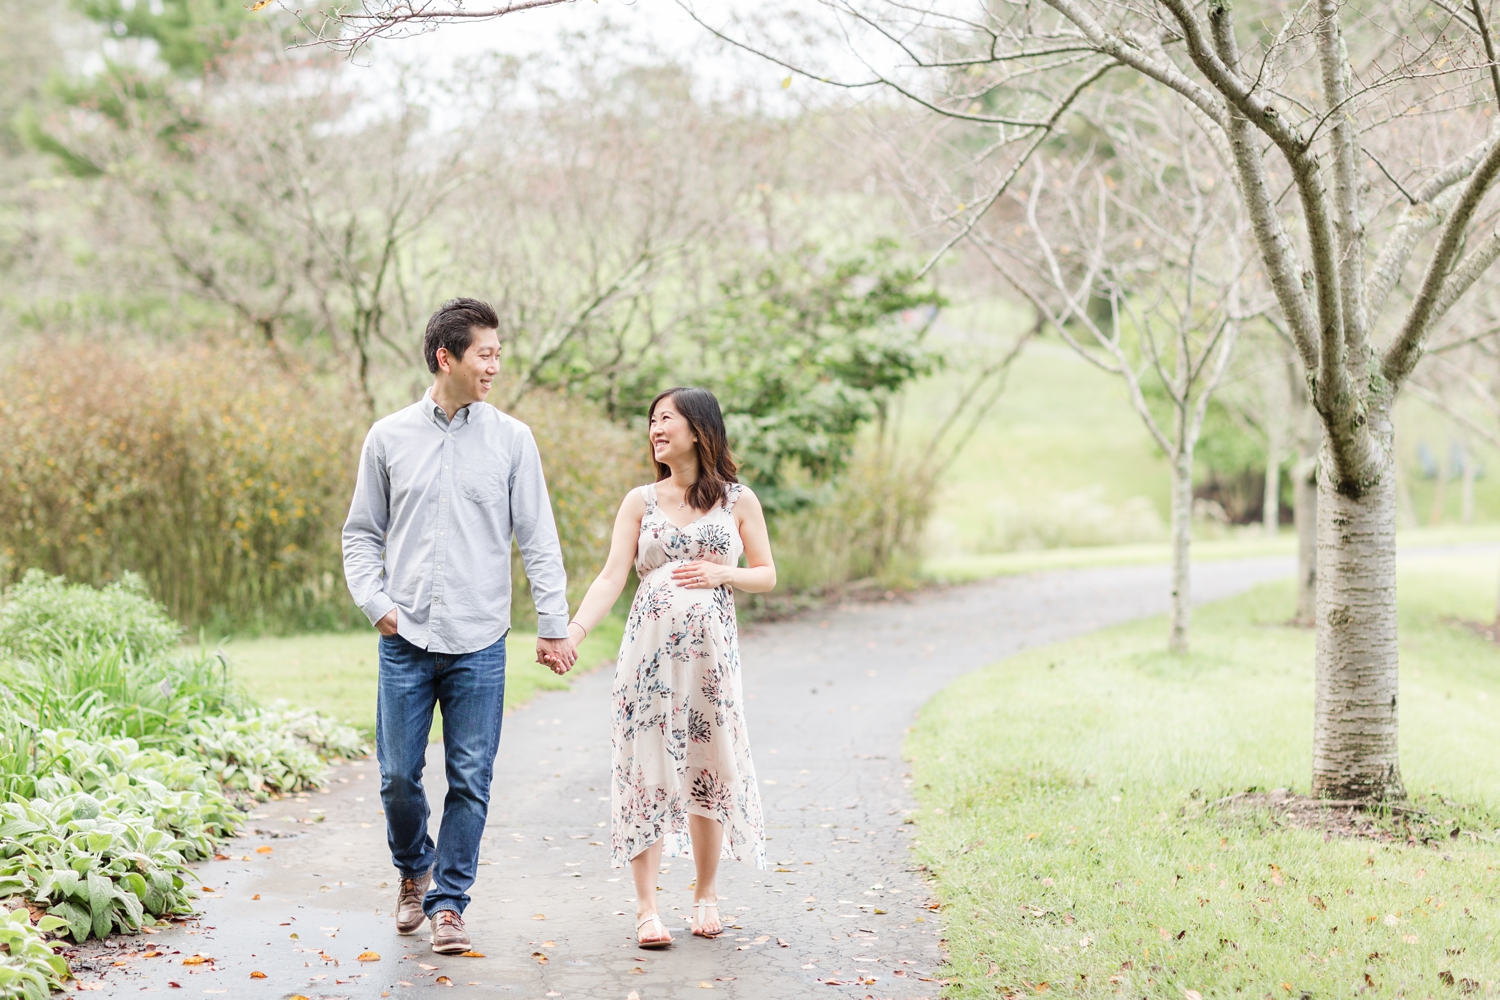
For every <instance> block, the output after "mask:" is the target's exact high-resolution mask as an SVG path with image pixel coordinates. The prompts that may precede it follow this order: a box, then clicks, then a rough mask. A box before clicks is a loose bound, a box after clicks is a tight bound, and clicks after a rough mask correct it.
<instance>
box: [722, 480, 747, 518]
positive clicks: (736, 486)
mask: <svg viewBox="0 0 1500 1000" xmlns="http://www.w3.org/2000/svg"><path fill="white" fill-rule="evenodd" d="M744 492H745V486H744V484H743V483H730V484H729V485H728V486H727V487H726V488H725V490H724V509H725V510H727V511H733V510H734V505H735V502H736V501H738V500H739V498H740V495H741V494H742V493H744Z"/></svg>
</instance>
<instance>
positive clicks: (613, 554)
mask: <svg viewBox="0 0 1500 1000" xmlns="http://www.w3.org/2000/svg"><path fill="white" fill-rule="evenodd" d="M649 412H650V441H651V457H652V461H653V464H654V466H655V468H656V477H657V478H656V482H655V483H653V484H651V485H649V486H642V487H639V488H637V489H634V490H631V491H630V492H629V493H628V494H626V496H625V501H624V502H623V503H622V504H620V513H619V514H618V515H617V516H616V518H615V529H614V537H613V539H612V540H611V542H610V550H609V561H608V562H607V563H605V566H604V570H603V572H601V573H600V574H599V578H598V579H596V580H595V581H594V582H593V585H592V586H590V587H589V591H588V594H587V595H586V596H585V597H584V599H583V603H582V604H581V605H579V608H578V614H577V615H576V616H575V617H574V619H573V620H572V621H571V622H569V631H570V633H571V634H572V636H573V638H574V639H575V640H576V641H580V642H581V641H582V640H583V637H584V636H586V635H588V633H589V631H590V630H591V629H593V628H594V626H596V625H597V624H598V623H599V621H600V620H601V619H602V618H603V617H604V616H605V615H606V614H608V613H609V610H610V608H612V607H614V603H615V600H616V598H618V597H619V596H620V591H621V590H623V589H624V587H625V579H626V576H627V574H628V573H629V570H630V564H631V562H632V561H634V563H635V568H636V573H637V574H638V575H639V576H640V580H641V583H640V587H639V589H637V590H636V594H635V602H634V603H633V604H632V605H631V607H630V617H629V619H627V621H626V624H625V637H624V639H623V640H622V641H621V643H620V656H619V659H618V660H617V661H616V666H615V685H614V733H613V739H612V744H613V748H614V781H613V788H612V793H611V795H610V809H611V812H612V814H613V823H612V826H613V836H612V838H611V844H610V853H611V858H612V860H613V861H614V864H615V866H616V867H619V866H621V865H623V864H624V863H625V862H626V861H629V862H630V868H631V874H632V875H633V876H634V878H635V894H636V921H637V923H636V940H637V943H638V944H639V945H640V946H641V947H642V948H665V947H667V946H668V945H670V944H671V943H672V936H671V934H670V933H669V932H668V931H667V929H666V928H665V927H664V926H663V925H662V922H661V917H660V916H659V914H658V913H657V908H656V875H657V872H658V870H659V869H660V866H661V857H662V852H663V849H664V848H665V851H666V853H667V854H668V855H670V856H672V857H683V856H690V857H691V858H692V859H693V865H694V867H695V869H696V870H697V875H698V878H697V881H696V883H695V885H694V890H693V914H692V931H693V933H694V934H697V935H699V936H702V937H708V938H712V937H717V936H718V935H719V934H721V933H723V930H724V925H723V922H722V921H721V920H720V918H719V907H718V899H719V897H718V894H717V893H716V892H715V889H714V878H715V876H716V875H717V873H718V868H719V858H720V857H721V856H722V857H726V858H733V859H735V860H737V861H744V860H749V861H753V862H755V864H756V866H757V867H760V868H765V867H766V847H765V831H764V827H763V825H762V823H761V812H760V791H759V789H758V788H757V787H756V784H755V768H754V765H753V764H752V763H751V760H750V743H749V740H748V737H747V735H746V731H745V713H744V703H743V701H744V699H743V697H742V695H741V693H740V652H739V637H738V628H737V626H736V623H735V616H734V592H733V588H739V589H740V590H743V591H747V592H749V593H752V594H757V593H765V592H766V591H769V590H770V589H771V588H773V587H775V586H776V567H775V565H774V564H773V563H772V562H771V542H770V539H769V537H768V536H767V534H766V518H765V514H764V512H763V511H762V510H761V507H760V501H758V500H757V499H756V498H755V494H754V493H752V492H751V491H750V490H749V488H748V487H746V486H743V485H741V484H740V483H739V481H738V480H737V479H736V478H735V472H736V466H735V462H734V458H733V457H732V456H731V455H730V454H729V445H728V441H727V439H726V437H725V433H724V417H723V414H721V413H720V412H719V401H718V400H717V399H715V398H714V396H713V394H712V393H710V392H708V391H706V390H704V389H685V388H678V389H668V390H667V391H666V392H664V393H662V394H661V395H659V396H657V397H656V399H654V400H653V401H652V403H651V409H650V411H649ZM742 551H743V553H744V555H745V562H746V564H747V565H746V567H745V568H740V567H739V566H738V563H739V558H740V554H741V552H742ZM684 834H686V837H684Z"/></svg>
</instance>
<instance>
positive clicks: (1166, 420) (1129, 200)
mask: <svg viewBox="0 0 1500 1000" xmlns="http://www.w3.org/2000/svg"><path fill="white" fill-rule="evenodd" d="M1154 89H1155V88H1154V87H1150V86H1148V87H1144V88H1136V91H1135V92H1133V93H1131V94H1126V95H1115V94H1106V95H1101V98H1102V99H1101V100H1099V101H1095V102H1092V103H1091V105H1090V107H1089V108H1088V109H1087V112H1086V113H1087V125H1088V126H1090V127H1089V128H1087V129H1085V128H1082V127H1080V128H1079V130H1078V131H1079V133H1080V134H1079V135H1077V136H1075V137H1073V139H1072V141H1070V142H1063V143H1061V145H1062V147H1063V148H1062V149H1061V150H1059V151H1058V152H1057V153H1055V154H1051V155H1038V156H1036V157H1033V158H1032V160H1031V162H1030V164H1029V171H1030V173H1031V175H1032V177H1031V184H1030V186H1029V189H1024V190H1012V191H1010V192H1008V195H1007V201H1008V202H1009V205H1008V206H1005V207H1008V208H1010V211H1005V210H1004V208H1005V207H1001V208H997V209H996V210H995V211H993V212H991V213H990V216H989V218H988V219H987V220H986V221H985V222H984V223H982V224H979V225H976V226H975V227H974V228H973V229H972V231H971V233H970V239H971V241H972V244H973V245H974V246H975V247H977V248H978V250H979V252H980V253H981V254H982V255H983V256H984V257H985V258H986V259H987V260H989V261H990V263H991V264H992V265H993V267H994V268H995V270H996V271H997V272H998V273H1000V274H1002V275H1004V276H1006V277H1007V278H1008V279H1009V280H1010V282H1011V284H1012V285H1013V287H1015V288H1016V289H1017V290H1018V291H1019V292H1020V293H1021V294H1022V295H1023V296H1024V297H1025V298H1026V299H1027V300H1029V301H1030V302H1031V303H1032V305H1033V307H1034V308H1035V309H1036V310H1037V313H1038V314H1039V315H1040V316H1042V317H1044V318H1045V320H1046V321H1047V322H1048V323H1049V324H1050V325H1051V327H1052V328H1053V329H1054V330H1056V331H1057V333H1058V335H1059V336H1061V337H1062V339H1063V340H1064V341H1066V342H1067V343H1068V345H1069V346H1071V347H1072V348H1073V349H1074V350H1075V351H1076V352H1077V353H1078V354H1079V355H1080V356H1081V357H1083V358H1084V359H1085V360H1087V361H1089V362H1090V363H1091V364H1093V365H1095V366H1096V367H1098V368H1100V369H1102V370H1104V371H1107V372H1109V373H1110V374H1112V375H1115V376H1118V377H1119V378H1121V379H1122V380H1123V381H1124V384H1125V388H1126V391H1127V395H1128V397H1129V400H1130V403H1131V406H1132V407H1133V408H1134V410H1135V412H1136V414H1137V416H1139V417H1140V419H1141V421H1142V422H1143V423H1144V425H1145V427H1146V430H1147V431H1148V432H1149V433H1150V435H1151V437H1152V438H1153V439H1154V440H1155V441H1156V443H1157V445H1158V446H1159V447H1160V448H1161V449H1162V451H1163V452H1164V453H1165V454H1166V456H1167V460H1168V463H1169V466H1170V469H1171V490H1170V498H1171V540H1172V544H1171V551H1172V579H1171V604H1170V609H1171V610H1170V616H1169V625H1168V636H1167V646H1168V648H1169V649H1170V650H1171V651H1173V652H1176V653H1182V652H1186V651H1187V648H1188V634H1189V625H1190V621H1191V616H1192V588H1191V581H1190V574H1191V546H1192V530H1193V456H1194V449H1195V448H1196V447H1197V443H1198V438H1199V435H1200V433H1201V432H1202V429H1203V420H1204V416H1205V415H1206V413H1207V410H1208V403H1209V400H1210V399H1211V398H1212V396H1213V393H1214V391H1215V389H1216V388H1217V387H1218V386H1219V384H1220V382H1221V381H1222V380H1223V378H1224V374H1225V372H1226V371H1227V368H1228V363H1229V360H1230V358H1231V356H1232V355H1233V352H1234V346H1235V342H1236V340H1237V338H1238V336H1239V331H1240V329H1241V326H1242V324H1243V323H1244V322H1245V320H1246V318H1247V317H1248V315H1249V313H1250V312H1253V307H1250V308H1248V310H1247V305H1246V303H1245V301H1244V298H1245V296H1244V294H1243V287H1244V286H1245V285H1246V281H1245V277H1244V272H1245V259H1244V255H1243V253H1242V251H1243V250H1244V248H1245V240H1244V236H1245V233H1244V218H1243V212H1242V211H1241V209H1240V207H1239V204H1238V200H1237V199H1236V198H1234V197H1233V194H1232V191H1233V185H1232V184H1231V183H1230V182H1229V181H1228V178H1227V174H1226V173H1225V172H1224V171H1223V170H1221V169H1220V168H1221V167H1223V166H1225V164H1224V163H1222V162H1221V161H1220V160H1219V159H1218V155H1217V153H1216V152H1215V150H1214V149H1213V147H1212V144H1211V143H1210V142H1208V141H1207V137H1206V135H1205V133H1204V132H1203V130H1202V129H1201V128H1200V127H1199V126H1198V125H1197V124H1196V123H1195V122H1194V121H1193V120H1192V117H1191V116H1190V115H1187V114H1185V113H1180V112H1175V111H1174V109H1169V110H1168V111H1167V113H1166V114H1165V115H1162V114H1161V113H1160V111H1159V110H1158V103H1157V101H1155V100H1153V97H1154V96H1155V95H1153V91H1154ZM1079 110H1080V114H1083V113H1084V109H1079ZM1078 147H1081V150H1080V149H1079V148H1078ZM1101 148H1102V149H1107V150H1108V152H1107V153H1104V152H1101V151H1100V150H1101ZM1157 401H1164V405H1162V404H1161V403H1160V402H1157Z"/></svg>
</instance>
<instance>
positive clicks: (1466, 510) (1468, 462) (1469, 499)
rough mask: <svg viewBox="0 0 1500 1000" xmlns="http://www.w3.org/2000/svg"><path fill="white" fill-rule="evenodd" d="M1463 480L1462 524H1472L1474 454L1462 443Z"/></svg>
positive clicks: (1465, 443)
mask: <svg viewBox="0 0 1500 1000" xmlns="http://www.w3.org/2000/svg"><path fill="white" fill-rule="evenodd" d="M1461 447H1462V448H1463V457H1464V480H1463V495H1462V499H1463V522H1464V524H1473V523H1474V453H1473V452H1472V451H1470V450H1469V445H1468V442H1464V443H1463V444H1462V445H1461Z"/></svg>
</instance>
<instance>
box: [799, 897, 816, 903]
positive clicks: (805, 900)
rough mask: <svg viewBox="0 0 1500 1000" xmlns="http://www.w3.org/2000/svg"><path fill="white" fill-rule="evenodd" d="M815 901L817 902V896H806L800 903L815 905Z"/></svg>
mask: <svg viewBox="0 0 1500 1000" xmlns="http://www.w3.org/2000/svg"><path fill="white" fill-rule="evenodd" d="M817 901H818V897H817V896H808V897H807V898H806V899H804V900H803V901H802V902H804V903H816V902H817Z"/></svg>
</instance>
